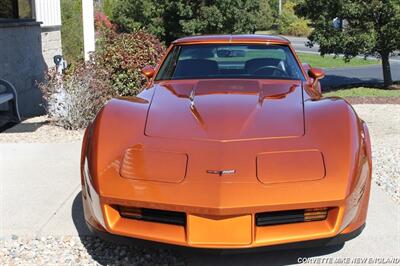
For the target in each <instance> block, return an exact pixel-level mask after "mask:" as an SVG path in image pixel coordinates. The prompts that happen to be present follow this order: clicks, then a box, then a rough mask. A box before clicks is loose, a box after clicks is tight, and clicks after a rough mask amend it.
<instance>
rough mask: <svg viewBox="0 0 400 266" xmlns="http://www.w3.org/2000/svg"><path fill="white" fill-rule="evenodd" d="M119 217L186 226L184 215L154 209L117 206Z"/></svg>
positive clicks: (182, 213)
mask: <svg viewBox="0 0 400 266" xmlns="http://www.w3.org/2000/svg"><path fill="white" fill-rule="evenodd" d="M118 211H119V215H121V217H124V218H128V219H135V220H142V221H148V222H157V223H165V224H175V225H186V213H184V212H175V211H165V210H156V209H146V208H136V207H127V206H118Z"/></svg>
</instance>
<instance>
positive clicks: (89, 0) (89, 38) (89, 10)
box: [82, 0, 95, 61]
mask: <svg viewBox="0 0 400 266" xmlns="http://www.w3.org/2000/svg"><path fill="white" fill-rule="evenodd" d="M93 12H94V11H93V0H82V18H83V46H84V52H85V60H86V61H87V60H89V53H90V52H94V50H95V39H94V14H93Z"/></svg>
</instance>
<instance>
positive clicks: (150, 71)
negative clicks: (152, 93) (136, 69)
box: [142, 66, 155, 80]
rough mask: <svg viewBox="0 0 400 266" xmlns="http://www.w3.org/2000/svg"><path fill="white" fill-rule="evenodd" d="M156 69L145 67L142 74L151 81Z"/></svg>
mask: <svg viewBox="0 0 400 266" xmlns="http://www.w3.org/2000/svg"><path fill="white" fill-rule="evenodd" d="M154 72H155V71H154V67H152V66H145V67H144V68H143V69H142V74H143V75H144V76H145V77H146V79H147V80H150V79H151V78H152V77H153V76H154Z"/></svg>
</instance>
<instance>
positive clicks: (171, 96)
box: [145, 79, 304, 141]
mask: <svg viewBox="0 0 400 266" xmlns="http://www.w3.org/2000/svg"><path fill="white" fill-rule="evenodd" d="M301 86H302V84H301V81H288V80H285V81H283V80H273V81H271V80H267V81H257V80H237V79H235V80H191V81H186V80H185V81H182V80H181V81H168V82H162V83H159V84H156V85H155V87H154V90H155V92H154V95H153V98H152V101H151V105H150V109H149V112H148V116H147V121H146V127H145V134H146V135H147V136H150V137H167V138H177V139H203V140H219V141H235V140H249V139H259V138H291V137H299V136H302V135H304V111H303V108H304V106H303V93H302V87H301Z"/></svg>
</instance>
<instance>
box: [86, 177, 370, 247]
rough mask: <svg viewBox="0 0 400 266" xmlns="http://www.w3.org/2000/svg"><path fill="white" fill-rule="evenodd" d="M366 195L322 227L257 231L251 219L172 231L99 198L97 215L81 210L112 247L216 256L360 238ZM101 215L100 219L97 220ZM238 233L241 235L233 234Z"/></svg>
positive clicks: (193, 221)
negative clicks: (183, 249)
mask: <svg viewBox="0 0 400 266" xmlns="http://www.w3.org/2000/svg"><path fill="white" fill-rule="evenodd" d="M93 192H94V191H92V195H91V197H92V198H94V195H93V194H94V193H95V192H94V193H93ZM365 192H366V193H364V195H363V197H362V198H361V200H360V201H359V202H358V204H357V205H356V206H353V208H349V206H348V205H349V204H350V202H349V201H350V199H349V200H347V201H346V202H345V203H344V205H343V206H338V207H336V208H331V209H330V211H329V212H328V216H327V218H326V219H325V220H323V221H312V222H303V223H292V224H282V225H272V226H257V225H256V224H255V221H254V218H255V214H254V213H253V214H251V215H238V216H233V217H232V216H230V217H229V216H228V217H226V216H225V217H220V219H219V218H218V217H212V216H210V217H209V218H210V219H208V218H207V216H197V215H192V214H187V223H186V225H173V224H164V223H157V222H149V221H143V220H135V219H128V218H125V217H121V216H120V214H119V213H118V210H116V209H115V208H113V207H112V206H110V205H108V204H105V203H104V200H103V199H100V198H99V201H98V202H99V205H98V206H101V209H99V210H94V208H96V204H93V202H91V201H92V199H90V198H89V197H88V196H86V197H84V198H83V205H84V211H85V219H86V222H87V224H88V226H89V228H90V229H91V231H93V232H95V233H96V234H97V235H99V236H100V237H101V238H104V239H108V240H111V241H117V242H119V243H131V242H134V243H138V242H139V243H141V244H146V243H151V245H154V242H157V243H162V244H168V245H173V246H174V245H175V246H183V247H189V248H200V249H214V250H215V249H218V250H235V249H236V250H241V249H252V250H253V249H256V250H257V249H258V248H261V247H268V248H271V249H275V248H299V247H308V246H321V245H334V244H340V243H342V242H344V241H347V240H350V239H352V238H354V237H356V236H358V235H359V234H360V233H361V231H362V230H363V228H364V225H365V219H366V213H367V208H368V198H369V185H368V188H367V189H366V191H365ZM99 214H100V215H102V217H98V216H99ZM248 216H250V217H248ZM235 217H236V218H238V220H236V218H235ZM246 217H247V218H246ZM199 218H200V219H199ZM231 218H233V220H232V219H231ZM218 220H220V224H219V225H218V224H213V221H218ZM210 221H211V222H210ZM238 231H239V234H237V233H235V232H238ZM230 232H231V233H232V234H231V235H230ZM246 232H247V233H246Z"/></svg>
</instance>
